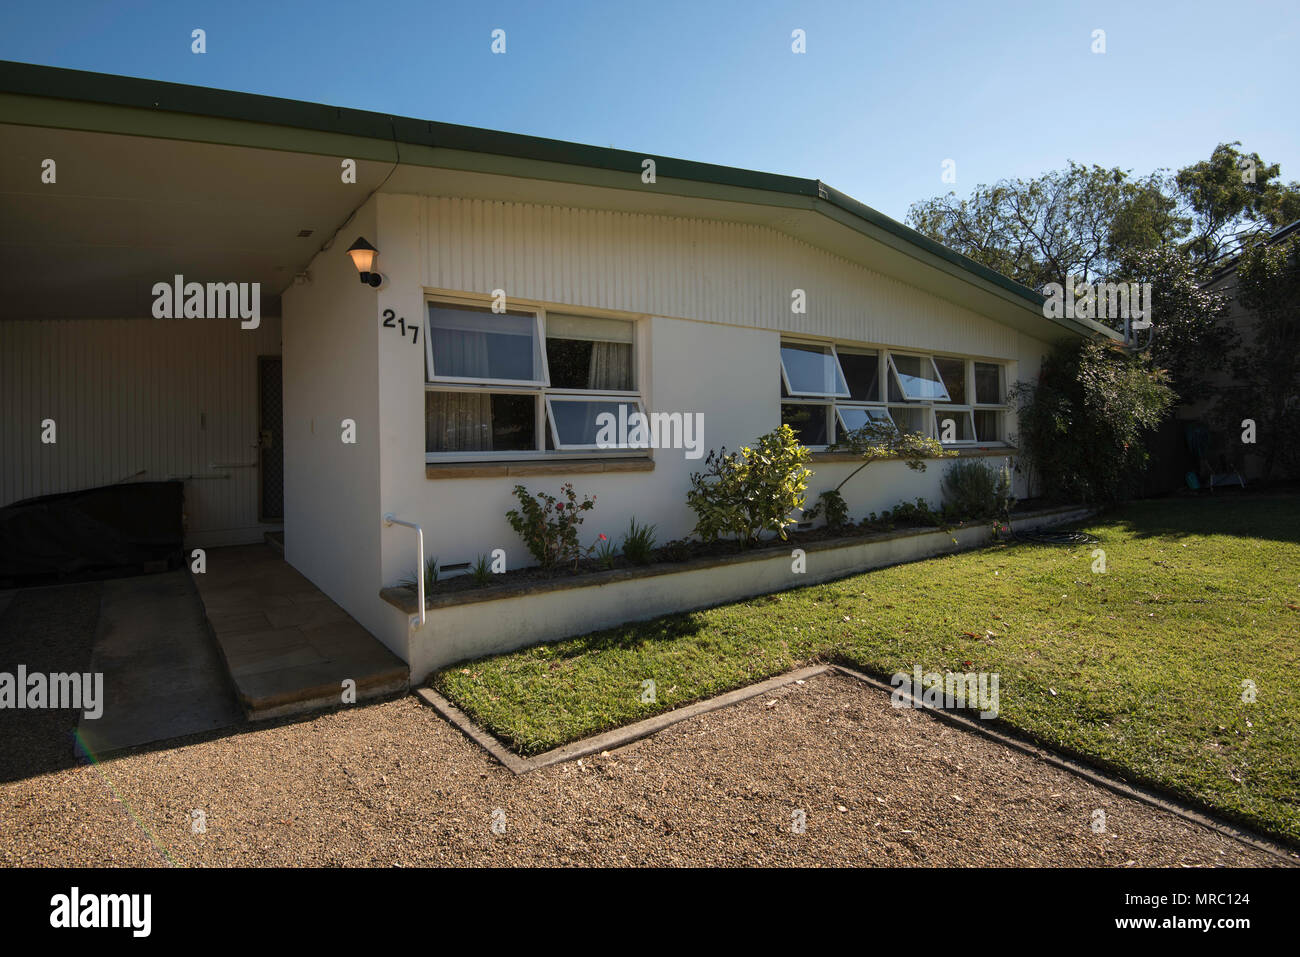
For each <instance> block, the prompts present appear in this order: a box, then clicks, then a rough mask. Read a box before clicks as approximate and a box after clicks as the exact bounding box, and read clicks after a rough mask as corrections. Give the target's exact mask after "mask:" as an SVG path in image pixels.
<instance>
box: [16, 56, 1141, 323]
mask: <svg viewBox="0 0 1300 957" xmlns="http://www.w3.org/2000/svg"><path fill="white" fill-rule="evenodd" d="M0 123H3V124H14V125H18V126H34V127H54V128H60V129H67V130H81V131H89V132H96V133H108V134H123V135H128V136H147V137H155V138H158V139H163V140H185V141H190V142H196V143H209V144H218V145H225V146H237V147H247V148H254V149H259V150H276V151H287V152H293V153H308V154H318V155H330V156H333V157H338V156H349V157H354V158H356V159H357V160H358V163H359V164H360V163H362V162H363V161H367V160H368V161H371V162H374V163H386V164H394V163H396V164H400V165H406V166H410V165H416V166H430V167H433V166H437V167H447V168H453V169H460V170H476V171H481V172H485V173H492V174H497V175H502V174H504V175H510V176H519V177H527V178H533V179H538V180H550V181H561V182H568V183H583V184H588V185H594V186H606V187H608V186H615V187H616V188H623V189H626V188H627V187H626V185H624V184H625V183H626V181H627V178H628V177H629V175H630V174H634V175H635V176H636V182H637V183H639V182H640V174H641V171H642V162H643V161H644V160H645V159H646V158H647V154H644V153H639V152H632V151H629V150H620V149H612V148H604V147H596V146H587V145H583V144H578V143H569V142H564V141H561V140H552V139H545V138H542V137H536V136H525V135H520V134H515V133H503V132H498V131H494V130H484V129H478V128H475V127H468V126H458V125H453V124H449V123H439V122H435V121H431V120H419V119H413V118H410V117H401V116H393V115H389V114H385V113H375V112H370V111H366V110H354V109H346V108H342V107H334V106H326V105H323V104H318V103H307V102H303V101H298V100H288V99H282V98H279V97H271V96H262V95H257V94H249V93H237V92H232V91H226V90H215V89H209V88H206V87H196V86H187V85H183V84H177V83H165V82H161V81H157V80H145V79H139V78H134V77H124V76H114V75H110V74H103V73H90V72H84V71H79V70H67V69H62V68H57V67H46V66H39V65H35V64H26V63H16V62H12V61H0ZM253 124H255V125H253ZM404 148H405V149H404ZM649 158H653V159H654V161H655V164H656V175H657V181H658V184H659V185H660V190H661V191H662V192H663V193H675V194H676V195H680V196H685V197H691V198H694V199H697V200H701V201H708V200H714V201H722V202H727V203H748V204H757V205H763V206H775V207H785V208H786V209H792V210H811V211H813V212H816V213H820V214H821V216H824V217H826V218H828V219H829V220H832V221H833V222H835V223H838V224H840V225H841V226H847V227H848V228H849V229H851V230H854V231H856V232H858V233H860V234H862V235H865V236H868V237H870V238H872V239H875V240H877V241H878V242H880V243H883V244H884V245H885V246H887V247H889V248H890V249H892V250H893V251H894V252H895V253H901V254H902V255H903V256H906V257H910V258H912V259H914V260H918V261H919V262H920V263H922V264H924V265H926V266H929V267H931V268H938V269H939V270H940V272H942V273H945V274H947V276H948V279H949V282H950V285H949V286H948V288H947V291H946V293H945V292H944V291H943V290H941V294H947V295H948V296H949V297H950V298H951V297H952V294H953V290H954V289H957V290H959V291H961V292H963V294H970V293H971V292H972V290H971V289H969V288H967V289H964V290H962V289H960V287H958V286H952V285H951V280H953V279H956V280H959V281H961V282H964V283H967V284H969V285H970V286H973V287H974V291H975V294H976V295H978V296H979V297H980V298H982V299H987V298H988V297H990V296H992V300H990V301H994V300H996V301H999V302H997V303H996V304H997V305H999V306H1000V307H1001V308H1000V309H998V310H997V311H998V312H1000V313H1001V315H1000V316H999V318H1001V319H1003V320H1004V321H1008V322H1009V323H1010V324H1011V325H1013V326H1016V327H1017V328H1020V329H1021V330H1022V331H1026V332H1036V333H1038V334H1044V333H1045V332H1051V331H1053V330H1050V329H1046V330H1045V329H1044V328H1043V325H1044V324H1047V325H1048V326H1051V325H1053V324H1054V325H1055V326H1056V327H1058V328H1056V329H1055V330H1054V333H1055V334H1056V335H1059V334H1061V333H1062V332H1068V333H1074V334H1077V335H1095V334H1101V335H1105V336H1108V337H1111V338H1119V334H1118V333H1117V332H1115V331H1114V330H1111V329H1109V328H1107V327H1105V326H1103V325H1101V324H1100V323H1096V322H1093V321H1090V320H1074V319H1068V318H1060V319H1053V318H1048V317H1044V316H1043V313H1042V304H1043V297H1042V295H1040V294H1039V293H1037V292H1035V291H1034V290H1032V289H1029V288H1028V287H1026V286H1023V285H1021V284H1020V283H1017V282H1015V281H1014V280H1012V279H1010V278H1008V277H1006V276H1003V275H1002V274H1000V273H998V272H995V271H994V270H991V269H989V268H987V267H986V266H983V265H981V264H979V263H977V262H975V261H973V260H971V259H969V258H967V257H965V256H962V255H961V254H959V253H957V252H954V251H953V250H951V249H948V248H947V247H945V246H943V245H941V244H939V243H936V242H934V241H933V240H931V239H929V238H928V237H926V236H923V235H922V234H920V233H918V232H916V231H915V230H913V229H910V228H908V227H907V226H904V225H903V224H902V223H899V222H897V221H896V220H893V219H891V218H890V217H888V216H885V215H884V214H883V213H880V212H878V211H876V210H874V209H872V208H870V207H869V206H866V205H865V204H863V203H860V202H858V201H857V200H855V199H853V198H852V197H850V196H848V195H847V194H845V193H842V192H840V191H838V190H836V189H833V188H832V187H830V186H827V185H826V184H825V183H822V182H821V181H820V180H816V179H803V178H800V177H794V176H784V175H778V174H773V173H763V172H756V171H753V170H746V169H738V168H734V167H727V166H717V165H713V164H709V163H697V162H693V161H690V160H682V159H676V158H672V157H664V156H655V155H653V154H650V157H649ZM584 170H585V171H587V173H586V175H584V174H583V172H582V171H584ZM610 174H616V175H617V176H618V177H619V179H618V180H617V181H614V180H612V179H611V177H610ZM384 179H386V177H383V178H381V179H380V181H379V184H378V185H382V184H383V180H384ZM358 181H359V182H360V181H361V176H360V175H359V176H358ZM376 188H378V186H377V187H376ZM368 192H369V191H367V193H368ZM345 218H346V217H343V218H340V219H339V220H338V222H337V223H335V224H333V225H335V226H337V225H339V224H341V223H342V222H343V221H344V219H345ZM786 221H787V222H793V220H786ZM332 231H333V230H330V232H332ZM317 238H318V239H319V235H318V237H317ZM0 241H2V240H0ZM312 251H313V252H314V249H313V250H312ZM303 265H305V263H303ZM913 265H915V264H913ZM277 268H278V269H279V270H281V271H283V270H284V269H285V268H286V267H284V266H280V267H277ZM299 268H301V267H299ZM281 278H283V280H284V282H282V283H281V285H280V288H281V289H282V288H283V286H284V285H287V284H288V281H289V279H290V278H291V277H287V276H285V277H281ZM1008 307H1010V309H1009V310H1008ZM6 311H8V310H6Z"/></svg>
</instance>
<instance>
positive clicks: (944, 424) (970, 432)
mask: <svg viewBox="0 0 1300 957" xmlns="http://www.w3.org/2000/svg"><path fill="white" fill-rule="evenodd" d="M934 419H935V429H934V434H935V435H936V436H937V437H938V439H939V441H940V442H974V441H975V424H974V422H972V421H971V414H970V412H969V411H965V410H961V411H959V410H957V409H943V408H937V409H935V410H934Z"/></svg>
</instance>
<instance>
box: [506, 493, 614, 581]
mask: <svg viewBox="0 0 1300 957" xmlns="http://www.w3.org/2000/svg"><path fill="white" fill-rule="evenodd" d="M560 494H562V495H563V496H564V498H565V501H560V500H558V499H557V498H556V497H555V496H554V495H548V494H547V493H545V492H538V493H537V495H536V496H533V495H531V494H529V492H528V489H526V488H524V487H523V486H522V485H516V486H515V498H517V499H518V500H519V508H517V509H514V508H512V509H511V510H510V511H508V512H506V518H507V519H508V520H509V521H510V527H511V528H513V529H514V530H515V532H516V533H517V534H518V535H519V537H520V538H522V539H523V540H524V544H525V545H527V546H528V551H529V552H531V553H532V556H533V557H534V558H535V559H537V563H538V564H539V565H541V566H542V567H543V568H555V567H556V566H558V565H559V564H560V563H561V562H568V561H571V562H573V567H574V568H575V569H576V568H577V567H578V559H579V558H581V557H582V549H581V548H580V547H579V546H578V526H579V525H581V524H582V514H581V513H582V512H589V511H591V510H592V509H593V508H595V507H596V496H594V495H592V496H590V497H587V496H584V497H583V500H582V501H581V502H579V501H578V496H577V494H576V493H575V492H574V491H573V484H572V483H570V482H566V483H564V485H563V486H562V487H561V489H560Z"/></svg>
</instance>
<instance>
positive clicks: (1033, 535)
mask: <svg viewBox="0 0 1300 957" xmlns="http://www.w3.org/2000/svg"><path fill="white" fill-rule="evenodd" d="M1007 528H1008V529H1010V531H1011V537H1012V538H1014V539H1015V540H1016V541H1018V542H1031V543H1032V544H1034V545H1100V544H1101V539H1100V538H1098V537H1097V536H1095V535H1089V534H1088V533H1087V532H1054V531H1032V532H1017V531H1016V530H1015V529H1014V528H1012V527H1011V523H1010V522H1009V521H1008V522H1007Z"/></svg>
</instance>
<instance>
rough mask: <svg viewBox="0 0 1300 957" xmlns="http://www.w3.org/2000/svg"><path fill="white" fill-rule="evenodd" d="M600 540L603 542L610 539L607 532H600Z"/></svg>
mask: <svg viewBox="0 0 1300 957" xmlns="http://www.w3.org/2000/svg"><path fill="white" fill-rule="evenodd" d="M600 540H601V541H602V542H607V541H609V539H608V538H606V537H605V533H604V532H601V533H600Z"/></svg>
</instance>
